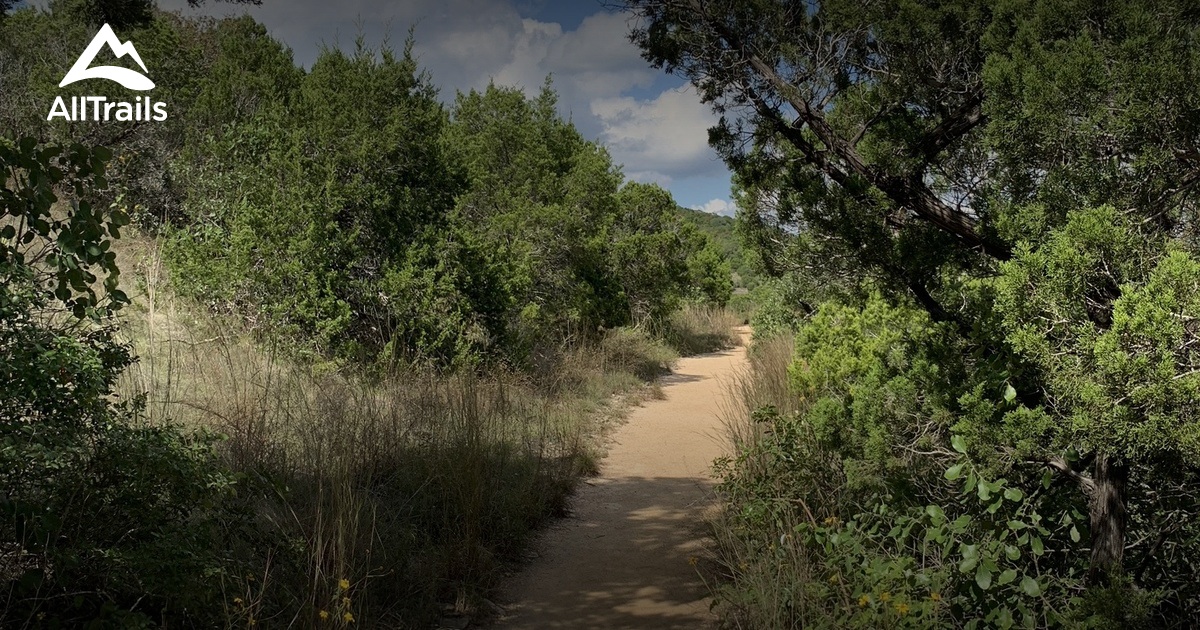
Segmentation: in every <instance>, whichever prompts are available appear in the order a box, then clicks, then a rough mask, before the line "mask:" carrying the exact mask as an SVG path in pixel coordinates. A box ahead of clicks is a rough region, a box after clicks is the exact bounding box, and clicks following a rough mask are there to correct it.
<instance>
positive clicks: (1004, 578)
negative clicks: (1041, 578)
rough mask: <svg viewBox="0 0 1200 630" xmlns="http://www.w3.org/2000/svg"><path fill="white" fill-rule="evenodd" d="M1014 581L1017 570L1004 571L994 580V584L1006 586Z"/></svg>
mask: <svg viewBox="0 0 1200 630" xmlns="http://www.w3.org/2000/svg"><path fill="white" fill-rule="evenodd" d="M1015 579H1017V570H1016V569H1005V570H1004V572H1003V573H1001V574H1000V577H999V578H997V579H996V583H998V584H1008V583H1010V582H1012V581H1013V580H1015Z"/></svg>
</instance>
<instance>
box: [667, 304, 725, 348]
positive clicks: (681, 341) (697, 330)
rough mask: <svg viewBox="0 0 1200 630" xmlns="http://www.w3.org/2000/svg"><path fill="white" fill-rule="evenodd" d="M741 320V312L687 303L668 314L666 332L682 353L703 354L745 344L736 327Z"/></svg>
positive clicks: (670, 343)
mask: <svg viewBox="0 0 1200 630" xmlns="http://www.w3.org/2000/svg"><path fill="white" fill-rule="evenodd" d="M740 324H741V320H740V319H739V318H738V317H737V315H735V314H734V313H732V312H731V311H729V310H727V309H725V308H721V307H716V306H709V305H704V304H695V303H687V304H684V306H683V308H681V309H679V310H677V311H675V312H674V313H671V315H670V317H668V318H667V321H666V323H665V324H664V325H663V328H664V330H663V333H662V336H663V338H664V339H665V340H666V342H667V344H668V345H670V346H671V347H672V348H674V349H675V350H676V351H678V352H679V354H682V355H684V356H688V355H693V354H703V353H705V352H715V351H717V350H724V349H726V348H732V347H734V346H736V345H739V344H741V342H742V337H741V335H739V334H738V332H737V330H736V328H737V327H738V326H739V325H740Z"/></svg>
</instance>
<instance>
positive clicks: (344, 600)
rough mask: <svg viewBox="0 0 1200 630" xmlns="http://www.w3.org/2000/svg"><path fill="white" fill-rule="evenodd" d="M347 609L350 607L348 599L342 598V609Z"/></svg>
mask: <svg viewBox="0 0 1200 630" xmlns="http://www.w3.org/2000/svg"><path fill="white" fill-rule="evenodd" d="M349 607H350V598H349V597H343V598H342V608H349Z"/></svg>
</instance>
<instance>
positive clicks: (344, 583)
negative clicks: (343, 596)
mask: <svg viewBox="0 0 1200 630" xmlns="http://www.w3.org/2000/svg"><path fill="white" fill-rule="evenodd" d="M338 587H339V588H341V589H342V590H343V591H348V590H350V580H347V579H346V578H342V579H340V580H338Z"/></svg>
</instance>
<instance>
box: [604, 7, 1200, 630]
mask: <svg viewBox="0 0 1200 630" xmlns="http://www.w3.org/2000/svg"><path fill="white" fill-rule="evenodd" d="M625 6H626V7H627V8H628V9H630V10H631V11H632V12H633V13H634V14H635V15H636V16H637V18H636V20H635V23H634V28H633V32H632V39H633V41H634V42H635V43H636V44H637V45H638V46H640V47H641V49H642V51H643V54H644V56H645V57H646V59H647V60H648V61H649V62H650V63H652V64H653V65H655V66H656V67H660V68H663V69H665V70H666V71H668V72H672V73H676V74H679V75H681V76H683V77H686V78H687V79H689V80H690V81H692V82H693V83H694V84H695V85H696V86H697V87H698V88H699V90H700V92H701V94H702V96H703V98H704V99H705V101H706V102H708V103H710V104H711V105H712V107H713V109H714V110H715V111H716V112H717V113H719V114H721V116H722V118H721V122H720V124H719V125H718V126H717V127H716V128H714V129H713V130H712V131H711V135H710V138H711V141H712V144H713V146H714V147H715V148H716V149H717V150H718V151H719V152H720V153H721V155H722V156H723V157H724V158H725V160H726V161H727V162H728V163H729V165H730V166H731V167H732V168H733V169H734V171H735V179H736V184H737V192H738V202H739V205H740V207H741V209H742V212H741V216H740V219H741V221H742V223H743V227H744V230H745V231H746V233H747V237H748V240H749V241H751V242H752V243H754V244H755V245H756V248H757V249H758V250H759V251H760V252H761V255H762V257H763V260H764V262H765V263H766V267H767V269H768V270H771V271H773V272H774V273H776V274H783V275H790V276H791V277H793V278H796V279H797V280H796V281H797V282H799V283H800V284H801V285H802V286H805V287H808V290H807V291H806V293H807V294H806V295H805V296H804V298H803V299H804V301H805V302H806V303H810V304H819V303H821V302H822V301H826V300H834V301H839V302H844V303H845V302H848V303H862V301H863V300H865V299H867V296H869V295H870V294H873V293H876V294H878V295H879V296H880V297H882V298H884V299H886V300H888V301H889V302H890V303H892V304H893V305H896V306H897V307H902V308H910V307H916V308H919V309H920V310H922V311H924V312H925V313H926V314H927V316H928V317H929V318H930V321H931V322H932V323H933V324H934V325H936V326H939V327H942V328H948V329H950V330H952V331H953V332H954V335H955V339H956V341H954V342H953V343H954V344H955V347H956V348H957V352H958V353H960V354H961V356H962V357H963V358H964V359H965V360H966V361H967V367H968V368H969V372H970V375H971V377H970V379H969V380H967V381H966V382H959V383H956V384H954V385H955V386H954V390H956V391H958V392H959V393H960V396H959V397H957V398H958V400H954V399H953V398H955V397H952V398H951V399H950V400H951V402H949V403H948V404H947V408H948V410H949V412H950V414H949V416H947V417H946V418H945V419H944V420H943V421H942V422H941V423H940V424H939V425H938V426H939V428H938V430H937V431H938V434H939V435H941V438H940V439H942V440H944V441H945V442H944V443H946V444H948V443H949V440H950V438H951V436H955V435H957V436H960V437H961V438H963V439H964V442H963V444H964V445H965V449H966V450H967V451H968V452H970V453H971V454H972V456H973V457H976V458H978V459H980V460H987V461H992V462H995V463H996V465H998V466H1000V468H998V469H997V472H996V474H997V475H999V474H1007V475H1010V476H1012V475H1027V476H1028V475H1035V474H1039V473H1040V470H1050V471H1053V472H1055V473H1057V474H1059V475H1060V476H1061V478H1063V479H1064V480H1066V483H1069V484H1071V485H1074V486H1075V487H1077V488H1078V489H1079V490H1080V491H1081V492H1080V493H1079V494H1078V495H1077V499H1076V500H1077V501H1079V502H1080V503H1081V504H1083V505H1085V506H1086V507H1087V511H1088V512H1089V513H1090V523H1089V530H1088V533H1089V535H1090V536H1089V540H1087V541H1086V542H1085V543H1081V544H1082V545H1083V546H1084V547H1085V548H1086V547H1090V562H1089V565H1090V582H1091V583H1092V584H1094V585H1098V586H1099V585H1107V584H1111V583H1117V582H1113V580H1116V581H1118V582H1119V581H1120V580H1122V579H1126V578H1127V577H1131V578H1132V580H1133V583H1134V584H1133V588H1144V589H1146V590H1154V589H1156V588H1161V589H1165V591H1164V592H1172V593H1176V594H1177V595H1171V596H1168V597H1167V598H1166V599H1167V600H1168V601H1169V602H1170V603H1167V604H1163V607H1162V608H1160V609H1158V613H1159V614H1162V615H1165V616H1164V617H1159V618H1158V619H1159V623H1165V622H1163V621H1162V620H1163V619H1167V618H1171V615H1172V614H1174V613H1169V612H1165V611H1170V610H1173V609H1175V607H1182V609H1186V610H1190V611H1191V612H1190V613H1188V614H1195V612H1196V609H1194V608H1188V606H1192V605H1193V604H1185V603H1182V602H1185V601H1187V602H1194V601H1195V600H1194V599H1191V598H1192V596H1191V595H1182V594H1178V593H1179V591H1177V590H1175V589H1178V588H1179V585H1180V581H1181V580H1183V579H1184V578H1183V576H1182V575H1178V574H1177V575H1175V576H1174V577H1169V576H1168V575H1167V574H1169V573H1170V570H1165V569H1164V572H1162V573H1159V572H1157V571H1156V570H1155V569H1152V568H1149V567H1153V566H1155V564H1156V563H1159V562H1161V563H1162V565H1163V566H1165V565H1167V564H1169V563H1170V562H1172V561H1171V560H1167V559H1164V558H1161V557H1159V556H1158V555H1157V554H1159V553H1161V551H1162V549H1163V546H1162V545H1163V544H1164V543H1163V542H1159V543H1157V544H1153V542H1150V543H1140V544H1139V543H1132V542H1131V541H1133V540H1136V541H1142V540H1149V541H1155V540H1160V539H1161V540H1163V541H1166V540H1178V539H1176V538H1173V537H1174V536H1176V535H1177V534H1178V533H1179V532H1180V531H1183V530H1190V528H1191V527H1192V525H1186V526H1185V525H1178V524H1176V525H1172V524H1170V523H1171V521H1172V520H1173V519H1176V518H1179V514H1180V513H1179V512H1177V511H1175V510H1174V508H1171V507H1169V506H1168V505H1167V502H1166V501H1165V499H1164V495H1167V494H1172V492H1171V491H1168V490H1166V489H1165V488H1167V487H1170V488H1175V487H1177V486H1176V484H1177V483H1180V482H1181V481H1182V480H1183V479H1195V478H1196V477H1195V474H1196V472H1197V471H1198V470H1200V468H1198V467H1197V464H1200V462H1198V461H1197V459H1196V450H1195V445H1196V437H1195V436H1196V431H1197V430H1198V429H1197V427H1200V416H1198V415H1197V413H1198V411H1200V410H1198V409H1197V408H1196V407H1195V405H1194V403H1193V402H1192V401H1194V400H1195V395H1196V394H1197V393H1198V388H1200V372H1198V371H1197V370H1196V367H1195V366H1196V364H1197V361H1198V360H1200V355H1198V354H1197V353H1198V352H1200V351H1198V350H1197V344H1196V341H1197V334H1200V333H1198V331H1200V328H1197V327H1196V326H1195V325H1193V324H1194V322H1193V318H1194V316H1195V308H1196V305H1197V304H1196V299H1197V298H1196V296H1197V291H1198V287H1200V275H1197V271H1198V268H1197V266H1196V265H1197V260H1198V255H1200V251H1198V248H1197V245H1198V244H1200V243H1198V242H1197V239H1196V225H1197V223H1196V218H1197V217H1196V203H1195V188H1196V186H1195V185H1196V182H1197V177H1196V174H1197V172H1198V171H1197V165H1198V164H1197V161H1196V156H1197V154H1196V148H1195V137H1196V125H1197V124H1198V123H1197V121H1200V115H1198V114H1200V112H1198V111H1197V106H1198V105H1200V92H1198V91H1197V87H1196V86H1197V78H1200V63H1198V62H1200V56H1198V53H1197V51H1196V48H1195V46H1194V42H1195V37H1196V35H1197V33H1200V13H1198V12H1197V10H1196V7H1195V6H1193V5H1192V4H1191V3H1187V2H1174V1H1170V0H1164V1H1156V2H1141V3H1092V2H1071V1H1068V0H1012V1H1005V2H972V1H969V0H967V1H946V2H942V1H933V0H930V1H923V0H916V1H912V2H899V3H883V4H880V3H873V2H865V1H860V0H845V1H840V0H835V1H831V2H821V3H810V2H785V1H773V0H762V1H753V2H734V1H732V0H730V1H722V0H711V1H707V0H706V1H701V0H630V1H629V2H626V3H625ZM922 343H924V342H922ZM971 392H975V393H971ZM968 399H970V400H976V401H977V403H978V404H982V405H986V406H989V407H990V408H991V411H989V412H988V413H986V414H980V413H979V409H980V408H979V407H974V408H972V407H970V406H968V405H967V404H966V403H967V401H968ZM973 404H975V403H973ZM1013 404H1015V405H1016V406H1015V407H1012V408H1009V406H1010V405H1013ZM1191 500H1192V501H1195V498H1194V497H1193V498H1192V499H1191ZM1056 509H1065V508H1062V507H1061V506H1059V508H1056ZM1190 512H1191V514H1192V515H1191V516H1187V517H1186V519H1187V520H1186V522H1188V523H1191V522H1192V520H1191V519H1194V513H1195V510H1194V509H1192V510H1190ZM1131 532H1136V533H1135V535H1134V536H1133V537H1132V538H1131V537H1130V534H1131ZM1168 544H1169V543H1168ZM1127 550H1128V552H1127ZM1130 554H1132V555H1133V556H1136V557H1135V558H1133V559H1131V558H1128V557H1126V556H1127V555H1130ZM1118 576H1121V577H1118ZM1149 576H1154V577H1149ZM1139 580H1141V582H1139ZM1121 583H1124V582H1121Z"/></svg>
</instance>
